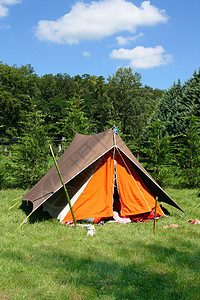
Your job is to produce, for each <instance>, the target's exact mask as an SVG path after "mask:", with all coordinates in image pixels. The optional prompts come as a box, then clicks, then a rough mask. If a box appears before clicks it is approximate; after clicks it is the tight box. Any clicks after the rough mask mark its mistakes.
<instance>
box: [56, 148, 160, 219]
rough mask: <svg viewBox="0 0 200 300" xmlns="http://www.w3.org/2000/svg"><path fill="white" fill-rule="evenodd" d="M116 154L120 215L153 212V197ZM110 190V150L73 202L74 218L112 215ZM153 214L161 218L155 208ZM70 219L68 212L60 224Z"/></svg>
mask: <svg viewBox="0 0 200 300" xmlns="http://www.w3.org/2000/svg"><path fill="white" fill-rule="evenodd" d="M118 151H119V150H118ZM118 151H116V156H115V161H116V173H117V186H118V191H119V195H120V202H121V215H122V216H132V215H138V214H141V213H146V212H151V211H152V210H153V211H154V209H155V199H154V197H153V196H152V195H151V193H150V192H149V191H148V189H147V187H146V186H145V185H144V183H143V182H142V180H141V178H140V177H139V175H138V174H137V172H136V171H135V170H134V168H133V166H132V164H131V162H130V160H129V159H128V158H127V157H126V156H125V155H124V154H123V153H121V152H118ZM113 189H114V160H113V151H109V152H108V153H106V154H105V155H104V156H103V157H102V159H101V161H100V163H99V166H98V168H97V170H96V171H95V172H94V174H93V175H92V177H91V179H90V181H89V183H88V184H87V186H86V187H85V189H84V191H83V192H82V193H81V195H80V196H79V197H78V199H77V200H76V202H75V203H74V205H73V211H74V215H75V219H76V220H82V219H87V218H108V217H111V216H113ZM147 203H148V204H147ZM157 213H158V214H159V215H160V216H164V214H163V212H162V210H161V208H160V206H159V205H158V207H157ZM72 220H73V218H72V215H71V211H69V212H68V213H67V215H66V216H65V218H64V219H63V220H62V222H69V221H72Z"/></svg>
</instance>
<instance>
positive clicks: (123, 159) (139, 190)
mask: <svg viewBox="0 0 200 300" xmlns="http://www.w3.org/2000/svg"><path fill="white" fill-rule="evenodd" d="M117 151H118V153H119V155H120V157H121V159H122V160H123V163H124V164H125V166H126V169H127V170H128V172H129V174H130V175H131V176H132V178H133V180H134V182H135V184H136V186H137V188H138V190H139V192H140V194H141V195H142V197H143V199H144V201H145V202H146V205H147V207H148V208H149V210H150V211H152V209H151V207H150V206H149V203H148V202H147V200H146V199H145V197H144V194H143V193H142V191H141V190H140V188H139V186H138V184H137V182H136V180H135V178H134V176H133V174H132V173H131V171H130V170H129V167H128V166H127V164H126V162H125V160H124V158H123V157H122V155H121V153H120V151H119V150H118V149H117Z"/></svg>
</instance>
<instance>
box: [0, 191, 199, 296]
mask: <svg viewBox="0 0 200 300" xmlns="http://www.w3.org/2000/svg"><path fill="white" fill-rule="evenodd" d="M166 191H167V193H168V194H169V195H170V196H171V197H172V198H173V199H174V200H175V201H176V202H177V203H178V204H179V205H180V206H181V207H182V208H183V209H184V210H185V211H186V212H187V215H186V214H185V215H182V213H181V212H180V211H179V210H177V209H175V208H173V207H171V206H168V205H167V204H163V206H164V207H165V208H167V209H168V210H169V211H170V214H171V215H170V216H168V217H167V216H166V217H165V218H162V219H159V220H157V222H156V234H155V235H154V234H153V221H148V222H146V223H132V224H126V225H124V224H117V223H110V224H105V225H104V226H96V227H95V229H96V233H95V235H94V236H92V237H87V236H86V231H85V230H84V229H83V228H82V227H80V226H77V227H76V228H74V227H70V226H67V225H65V224H61V223H59V222H58V221H57V220H56V219H52V218H49V217H48V215H47V214H45V213H43V212H42V211H41V210H38V211H36V212H34V213H33V215H32V216H31V217H30V218H29V219H28V222H27V223H26V224H23V225H22V226H21V227H20V228H19V225H20V224H21V222H23V220H24V219H25V218H26V216H27V215H28V213H29V212H30V210H31V207H30V206H27V203H26V202H23V203H22V202H17V201H18V200H14V201H13V199H16V198H17V197H18V196H20V195H23V194H24V193H25V191H24V190H20V189H8V190H1V191H0V204H1V210H0V211H1V213H0V299H20V300H21V299H70V300H73V299H90V300H91V299H105V300H114V299H162V300H164V299H193V300H195V299H200V242H199V240H200V225H194V224H191V223H188V219H193V220H194V219H196V218H198V219H200V205H199V206H198V207H197V208H195V207H196V206H197V205H198V204H199V203H200V198H198V197H197V193H198V191H197V190H195V189H194V190H189V189H182V190H178V189H170V188H168V189H166ZM15 203H17V204H16V205H15V206H14V207H13V208H12V209H10V210H9V208H10V207H11V206H12V205H13V204H15ZM171 224H177V225H178V227H169V228H167V229H164V228H162V227H163V226H165V225H171Z"/></svg>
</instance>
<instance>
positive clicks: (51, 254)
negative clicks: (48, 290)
mask: <svg viewBox="0 0 200 300" xmlns="http://www.w3.org/2000/svg"><path fill="white" fill-rule="evenodd" d="M141 247H146V248H147V250H151V251H153V252H155V253H158V255H159V258H160V259H161V261H162V262H163V269H158V265H159V266H160V262H159V263H158V265H157V264H156V263H155V267H154V268H153V269H150V268H149V267H148V262H146V261H145V259H144V262H142V263H141V262H134V261H133V259H132V260H131V261H130V263H127V265H123V264H120V262H115V261H114V258H113V261H111V260H109V261H107V262H106V261H104V260H103V258H102V257H100V256H99V255H98V253H96V254H97V256H96V257H95V256H94V253H92V254H89V253H87V254H86V257H85V258H78V257H77V255H76V254H74V255H72V253H70V254H69V255H68V254H63V253H61V252H59V251H55V248H54V251H52V250H50V249H48V251H47V249H44V251H40V252H38V253H37V259H36V260H35V261H34V267H36V268H38V269H40V274H44V278H45V277H47V278H48V279H47V280H48V281H49V282H51V281H52V282H54V284H56V286H58V287H60V288H59V291H60V293H63V295H65V297H68V296H69V297H70V296H71V295H70V294H68V292H69V290H70V291H71V293H72V292H73V289H74V292H76V294H77V299H79V298H80V299H89V297H90V296H91V295H92V296H93V297H95V299H96V298H97V297H98V298H101V299H103V298H102V297H111V298H109V299H148V298H149V299H190V297H191V298H192V299H198V298H197V297H198V295H199V283H198V280H197V281H195V280H194V277H195V274H196V275H197V273H196V269H195V268H196V267H195V265H194V263H195V262H194V259H193V256H192V254H190V252H187V253H185V252H181V251H177V250H176V249H175V248H173V249H172V248H167V247H163V246H159V245H155V246H150V248H149V245H143V244H142V245H141ZM136 248H137V247H136ZM121 250H122V251H123V247H122V248H121ZM133 250H135V249H134V246H133V249H132V250H131V249H130V252H131V251H133ZM138 250H139V249H138ZM198 254H199V252H198V251H197V252H196V255H198ZM16 255H17V259H18V260H19V261H20V263H23V264H25V265H26V264H27V263H30V262H28V261H27V260H26V258H25V257H24V256H23V255H22V254H20V253H17V254H15V253H12V250H11V252H10V253H8V252H7V253H3V256H5V257H6V259H8V260H12V259H13V260H16ZM90 255H91V256H90ZM196 255H195V256H196ZM87 256H88V257H87ZM183 257H184V261H182V259H181V258H183ZM169 258H170V262H171V263H173V264H174V265H171V264H170V263H169ZM185 262H188V264H185ZM174 266H176V268H175V267H174ZM177 270H178V271H177ZM194 273H195V274H194ZM185 274H187V276H188V277H186V278H185ZM19 275H20V274H19ZM180 275H181V277H180ZM21 276H22V278H21V279H20V278H18V285H19V288H20V285H23V274H21ZM189 276H191V277H190V278H189ZM191 278H193V280H192V281H191ZM29 280H31V279H29V278H26V282H27V284H28V281H29ZM36 281H37V279H36ZM188 283H189V284H188ZM36 284H37V282H36ZM41 292H42V291H36V292H35V293H34V296H35V297H42V296H44V295H41ZM37 293H38V294H37ZM69 293H70V292H69ZM59 296H62V295H61V294H59ZM82 297H83V298H82ZM59 299H60V298H59ZM106 299H107V298H106Z"/></svg>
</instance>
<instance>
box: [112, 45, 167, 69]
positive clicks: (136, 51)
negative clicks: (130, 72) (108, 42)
mask: <svg viewBox="0 0 200 300" xmlns="http://www.w3.org/2000/svg"><path fill="white" fill-rule="evenodd" d="M110 57H111V58H113V59H122V60H129V61H130V62H129V66H130V67H132V68H134V69H148V68H153V67H159V66H161V65H166V64H168V63H171V62H172V61H173V57H172V56H171V55H170V54H166V52H165V50H164V49H163V47H161V46H156V47H155V48H151V47H148V48H144V47H142V46H137V47H136V48H133V49H124V48H121V49H119V50H113V51H112V52H111V54H110Z"/></svg>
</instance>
